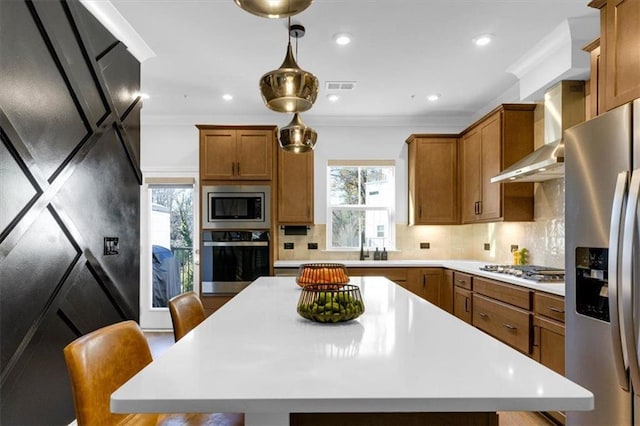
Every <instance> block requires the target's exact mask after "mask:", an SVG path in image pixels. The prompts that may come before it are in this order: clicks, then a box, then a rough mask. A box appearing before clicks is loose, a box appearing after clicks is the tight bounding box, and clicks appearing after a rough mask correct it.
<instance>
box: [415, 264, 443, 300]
mask: <svg viewBox="0 0 640 426" xmlns="http://www.w3.org/2000/svg"><path fill="white" fill-rule="evenodd" d="M407 278H408V280H407V290H409V291H410V292H412V293H415V294H416V295H418V296H420V297H422V298H423V299H425V300H427V301H429V302H431V303H433V304H434V305H436V306H438V307H440V306H441V305H440V289H441V287H442V278H443V271H442V268H411V269H409V275H408V277H407Z"/></svg>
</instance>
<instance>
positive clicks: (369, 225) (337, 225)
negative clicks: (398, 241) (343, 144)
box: [327, 161, 396, 250]
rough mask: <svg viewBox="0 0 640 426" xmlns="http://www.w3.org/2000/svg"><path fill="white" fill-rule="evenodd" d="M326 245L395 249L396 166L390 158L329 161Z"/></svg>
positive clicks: (345, 247) (344, 247)
mask: <svg viewBox="0 0 640 426" xmlns="http://www.w3.org/2000/svg"><path fill="white" fill-rule="evenodd" d="M327 175H328V185H327V188H328V190H327V209H328V211H327V222H328V223H327V247H329V248H330V249H338V250H340V249H344V250H359V249H360V246H361V244H362V245H363V246H364V247H365V249H367V248H373V249H375V248H376V247H377V248H379V249H381V250H382V249H383V248H387V249H393V248H395V232H394V230H395V226H394V224H395V199H396V197H395V165H394V163H393V162H392V161H350V162H346V161H340V162H338V161H330V162H329V166H328V170H327Z"/></svg>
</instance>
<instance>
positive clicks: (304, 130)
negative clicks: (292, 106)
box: [278, 113, 318, 154]
mask: <svg viewBox="0 0 640 426" xmlns="http://www.w3.org/2000/svg"><path fill="white" fill-rule="evenodd" d="M317 139H318V133H317V132H316V131H315V130H313V129H312V128H311V127H307V125H306V124H304V123H303V122H302V119H301V118H300V114H298V113H295V114H294V115H293V119H292V120H291V123H289V124H287V125H286V126H285V127H283V128H281V129H280V138H279V139H278V142H279V143H280V147H281V148H282V149H284V150H285V151H289V152H293V153H296V154H297V153H301V152H307V151H311V150H312V149H313V148H315V146H316V141H317Z"/></svg>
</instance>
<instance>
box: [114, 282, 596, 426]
mask: <svg viewBox="0 0 640 426" xmlns="http://www.w3.org/2000/svg"><path fill="white" fill-rule="evenodd" d="M352 283H354V284H357V285H359V286H360V288H361V291H362V296H363V300H364V304H365V309H366V310H365V312H364V314H363V315H362V316H360V317H359V318H358V319H356V320H353V321H350V322H346V323H338V324H320V323H314V322H311V321H308V320H306V319H303V318H302V317H300V316H299V315H298V314H297V313H296V305H297V302H298V298H299V296H300V293H301V289H300V287H298V286H297V285H296V283H295V279H294V277H261V278H259V279H258V280H256V281H255V282H253V283H252V284H251V285H249V287H247V288H246V289H244V290H243V291H242V292H240V293H239V294H238V295H237V296H236V297H234V298H233V299H232V300H231V301H229V302H228V303H227V304H225V305H224V306H223V307H222V308H220V309H219V310H218V311H217V312H216V313H215V314H213V315H212V316H210V317H208V318H207V319H206V320H205V321H204V322H203V323H202V324H200V325H199V326H198V327H196V328H195V329H194V330H193V331H192V332H191V333H189V334H188V335H187V336H185V337H184V338H183V339H181V340H180V341H179V342H177V343H176V344H175V345H173V346H172V347H171V348H169V349H168V350H167V351H166V352H165V353H164V354H163V355H162V356H160V358H158V359H156V360H155V361H154V362H153V363H151V364H150V365H148V366H147V367H146V368H145V369H144V370H142V371H141V372H140V373H138V374H137V375H136V376H134V377H133V378H132V379H131V380H130V381H129V382H127V383H126V384H125V385H124V386H123V387H121V388H120V389H118V390H117V391H116V392H114V393H113V394H112V396H111V409H112V410H113V411H114V412H120V413H126V412H245V413H247V416H246V417H245V420H246V422H247V425H248V426H249V425H252V424H253V425H257V424H261V421H260V419H261V418H262V419H263V420H264V418H265V417H264V416H266V417H267V418H269V416H271V418H276V419H278V421H282V423H281V424H288V413H290V412H372V411H373V412H400V411H409V412H410V411H420V412H429V411H442V412H457V411H463V412H468V411H485V412H494V411H498V410H507V411H509V410H517V411H555V410H570V411H571V410H590V409H592V407H593V395H592V394H591V393H590V392H589V391H587V390H586V389H584V388H582V387H580V386H578V385H576V384H574V383H573V382H571V381H569V380H568V379H566V378H564V377H563V376H561V375H559V374H556V373H555V372H553V371H552V370H550V369H548V368H546V367H544V366H543V365H541V364H539V363H537V362H535V361H534V360H532V359H530V358H528V357H527V356H525V355H523V354H521V353H519V352H517V351H516V350H514V349H511V348H510V347H508V346H507V345H505V344H503V343H501V342H499V341H497V340H495V339H494V338H492V337H490V336H489V335H487V334H485V333H483V332H481V331H479V330H478V329H476V328H474V327H472V326H470V325H468V324H466V323H465V322H463V321H461V320H459V319H458V318H456V317H454V316H453V315H450V314H448V313H447V312H445V311H443V310H441V309H439V308H437V307H436V306H434V305H432V304H430V303H428V302H427V301H425V300H423V299H421V298H419V297H417V296H415V295H413V294H412V293H410V292H409V291H407V290H405V289H403V288H402V287H400V286H398V285H396V284H394V283H392V282H391V281H389V280H387V279H386V278H381V277H363V278H353V279H352Z"/></svg>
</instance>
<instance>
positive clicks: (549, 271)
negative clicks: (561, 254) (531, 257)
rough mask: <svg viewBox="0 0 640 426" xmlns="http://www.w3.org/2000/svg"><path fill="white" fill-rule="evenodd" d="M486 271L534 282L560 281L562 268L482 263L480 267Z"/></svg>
mask: <svg viewBox="0 0 640 426" xmlns="http://www.w3.org/2000/svg"><path fill="white" fill-rule="evenodd" d="M480 269H481V270H483V271H487V272H496V273H498V274H508V275H513V276H516V277H519V278H524V279H527V280H531V281H536V282H547V283H551V282H562V281H564V269H560V268H551V267H547V266H537V265H484V266H482V267H481V268H480Z"/></svg>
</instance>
